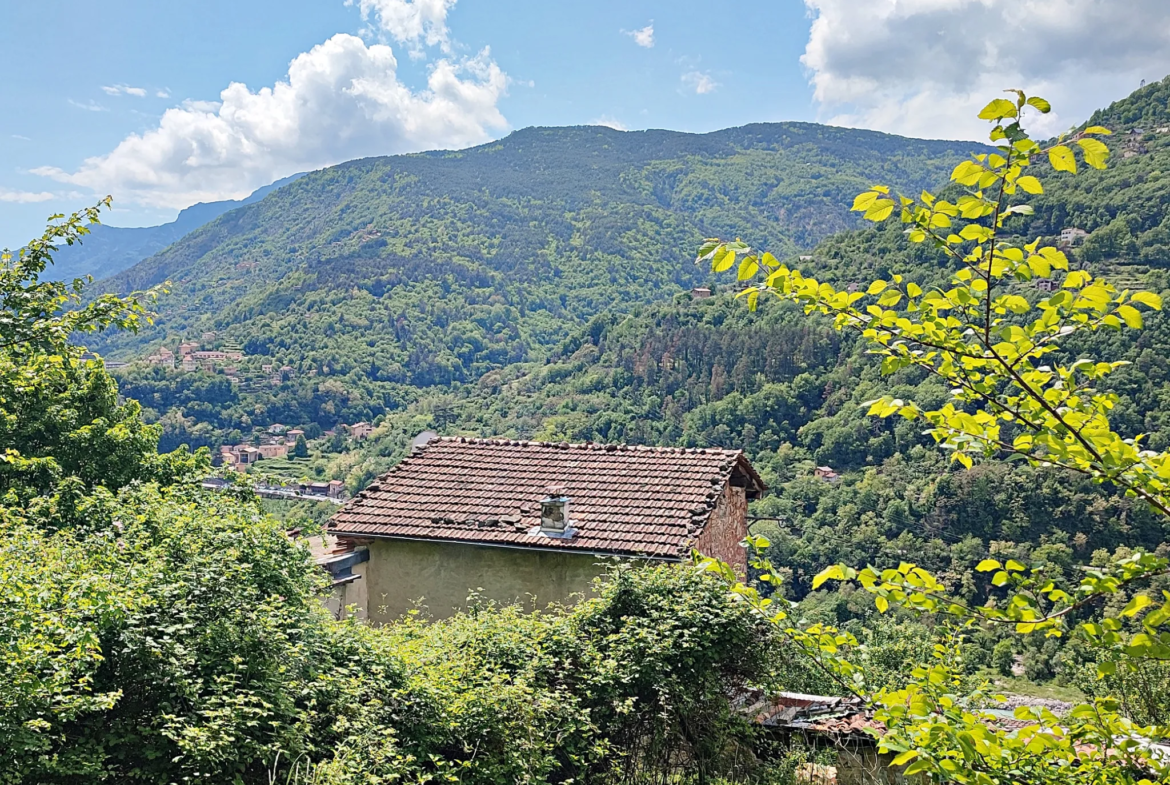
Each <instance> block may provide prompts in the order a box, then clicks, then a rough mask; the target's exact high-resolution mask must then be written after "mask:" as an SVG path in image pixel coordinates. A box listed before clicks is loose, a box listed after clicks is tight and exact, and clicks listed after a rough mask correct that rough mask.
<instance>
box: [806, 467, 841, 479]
mask: <svg viewBox="0 0 1170 785" xmlns="http://www.w3.org/2000/svg"><path fill="white" fill-rule="evenodd" d="M813 477H816V478H817V479H818V480H824V481H825V482H837V480H840V479H841V475H839V474H837V472H835V471H833V467H831V466H818V467H817V468H815V469H813Z"/></svg>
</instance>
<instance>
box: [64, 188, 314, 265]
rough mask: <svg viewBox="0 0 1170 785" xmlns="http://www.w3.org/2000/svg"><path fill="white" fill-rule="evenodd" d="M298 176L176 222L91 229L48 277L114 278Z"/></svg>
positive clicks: (201, 207)
mask: <svg viewBox="0 0 1170 785" xmlns="http://www.w3.org/2000/svg"><path fill="white" fill-rule="evenodd" d="M300 176H301V175H299V174H294V175H292V176H290V177H285V178H283V179H281V180H277V181H276V182H274V183H272V184H271V185H266V186H264V187H263V188H258V189H256V190H255V191H254V192H252V194H250V195H249V196H247V197H245V198H244V199H229V200H226V201H222V202H200V203H199V204H193V205H191V206H190V207H188V208H186V209H185V210H182V211H180V212H179V215H178V216H177V217H176V218H175V220H173V221H170V222H168V223H165V224H161V225H159V226H140V227H122V226H108V225H106V224H102V225H100V226H94V227H92V228H91V230H90V233H89V235H88V236H87V237H86V238H85V242H84V243H78V244H76V245H69V246H65V247H63V248H61V249H60V250H59V251H58V252H57V256H56V258H55V259H54V260H53V267H52V269H51V274H52V275H53V276H54V277H56V278H59V279H61V280H72V279H73V278H80V277H81V276H84V275H89V276H92V277H93V278H94V279H95V280H100V279H102V278H108V277H110V276H111V275H116V274H117V273H120V272H122V271H123V270H125V269H127V268H129V267H133V266H134V265H135V264H137V263H138V262H140V261H142V260H143V259H146V258H148V257H150V256H153V255H154V254H156V253H158V252H159V251H161V250H163V249H164V248H166V247H167V246H168V245H171V244H172V243H174V242H176V241H178V240H179V239H180V238H182V237H183V236H184V235H186V234H188V233H189V232H192V231H194V230H195V229H198V228H199V227H200V226H202V225H203V224H205V223H207V222H208V221H213V220H215V219H216V218H218V217H219V216H221V215H223V214H224V213H226V212H229V211H231V210H234V209H236V208H237V207H242V206H243V205H247V204H252V203H253V202H258V201H260V200H261V199H263V198H264V197H265V196H267V195H268V194H270V193H272V192H273V191H275V190H277V189H278V188H281V187H283V186H285V185H287V184H288V183H291V182H292V181H293V180H295V179H297V178H298V177H300Z"/></svg>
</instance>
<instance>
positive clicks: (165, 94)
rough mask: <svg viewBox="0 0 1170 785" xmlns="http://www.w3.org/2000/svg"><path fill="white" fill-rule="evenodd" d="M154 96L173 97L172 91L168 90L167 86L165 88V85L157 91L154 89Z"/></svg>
mask: <svg viewBox="0 0 1170 785" xmlns="http://www.w3.org/2000/svg"><path fill="white" fill-rule="evenodd" d="M154 97H155V98H170V97H171V91H170V90H168V89H167V88H165V87H164V88H163V89H161V90H155V91H154Z"/></svg>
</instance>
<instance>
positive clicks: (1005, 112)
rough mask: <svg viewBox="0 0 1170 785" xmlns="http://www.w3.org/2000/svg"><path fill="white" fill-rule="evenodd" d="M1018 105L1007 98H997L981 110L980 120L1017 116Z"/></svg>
mask: <svg viewBox="0 0 1170 785" xmlns="http://www.w3.org/2000/svg"><path fill="white" fill-rule="evenodd" d="M1017 115H1018V111H1017V110H1016V105H1015V104H1013V103H1012V102H1011V101H1009V100H1007V99H1006V98H996V99H995V100H993V101H992V102H991V103H989V104H988V105H987V106H985V107H983V109H982V110H981V111H980V112H979V119H980V120H1002V119H1003V118H1005V117H1016V116H1017Z"/></svg>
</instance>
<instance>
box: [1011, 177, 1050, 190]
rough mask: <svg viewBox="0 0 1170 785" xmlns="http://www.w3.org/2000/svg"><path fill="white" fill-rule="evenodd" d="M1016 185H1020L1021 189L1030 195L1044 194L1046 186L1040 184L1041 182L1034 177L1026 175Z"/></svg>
mask: <svg viewBox="0 0 1170 785" xmlns="http://www.w3.org/2000/svg"><path fill="white" fill-rule="evenodd" d="M1016 185H1018V186H1019V187H1020V188H1022V189H1024V191H1025V192H1027V193H1030V194H1042V193H1044V186H1043V185H1041V184H1040V181H1039V180H1037V179H1036V178H1035V177H1033V176H1032V175H1030V174H1026V175H1024V176H1023V177H1021V178H1019V179H1018V180H1016Z"/></svg>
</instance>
